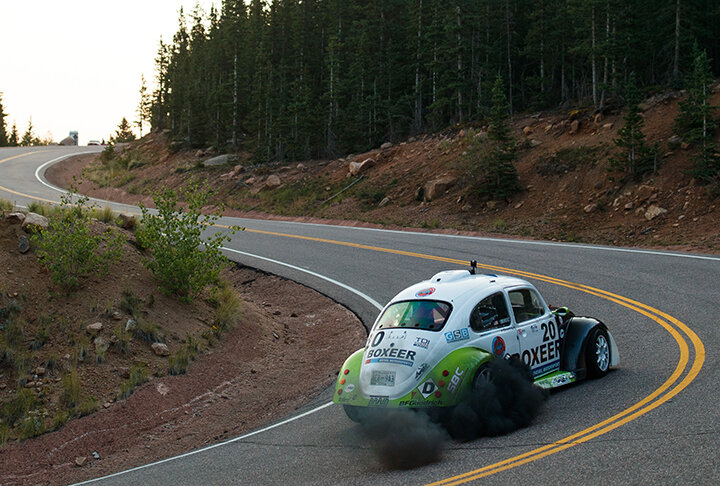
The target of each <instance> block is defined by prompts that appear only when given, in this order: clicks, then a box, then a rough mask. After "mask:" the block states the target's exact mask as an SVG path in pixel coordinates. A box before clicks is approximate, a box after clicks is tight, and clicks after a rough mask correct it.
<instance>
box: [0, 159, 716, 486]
mask: <svg viewBox="0 0 720 486" xmlns="http://www.w3.org/2000/svg"><path fill="white" fill-rule="evenodd" d="M82 150H84V149H83V148H73V149H66V148H65V149H62V148H60V149H59V148H50V149H44V150H41V151H38V152H36V153H31V154H30V153H28V152H33V150H32V149H24V150H20V149H0V198H5V199H10V200H13V201H17V202H18V203H19V204H25V203H27V202H28V201H29V200H30V199H32V198H42V199H46V200H55V201H56V200H58V199H59V197H58V192H57V191H56V190H54V189H53V188H51V187H49V186H48V185H45V184H43V183H41V182H39V181H38V178H36V175H35V174H36V171H37V168H38V167H41V166H42V165H43V164H44V163H45V162H47V161H50V160H54V159H56V158H57V157H61V156H63V155H67V154H69V153H72V152H74V151H82ZM18 155H20V156H19V157H16V156H18ZM13 157H16V158H13ZM41 173H42V170H41V171H39V175H40V176H41ZM120 209H123V210H126V211H127V210H129V209H130V208H127V207H124V208H120ZM221 223H223V224H240V225H242V226H245V227H246V228H247V231H244V232H239V233H237V234H236V235H235V236H234V237H233V239H232V241H231V242H230V243H229V244H228V245H227V247H228V255H229V256H230V257H231V258H233V259H235V260H237V261H240V262H242V263H245V264H249V265H252V266H255V267H258V268H261V269H263V270H267V271H270V272H273V273H276V274H279V275H283V276H286V277H289V278H292V279H294V280H297V281H299V282H301V283H304V284H307V285H310V286H312V287H314V288H316V289H318V290H320V291H321V292H323V293H325V294H327V295H330V296H331V297H333V298H335V299H336V300H338V301H340V302H342V303H344V304H345V305H347V306H348V307H350V308H351V309H352V310H354V311H355V312H356V313H357V314H358V315H359V316H361V318H362V319H363V321H364V322H365V323H366V324H371V323H372V320H373V319H374V318H375V315H376V313H377V306H378V305H381V304H384V303H385V302H386V301H387V300H389V299H390V298H391V297H392V296H393V295H394V294H395V293H396V292H398V291H399V290H401V289H402V288H404V287H406V286H407V285H409V284H411V283H414V282H416V281H419V280H422V279H426V278H428V277H430V276H431V275H432V274H433V273H435V272H437V271H439V270H444V269H456V268H463V267H464V266H466V261H468V260H470V259H477V260H478V261H479V263H480V265H481V266H484V267H483V268H485V269H487V270H488V271H490V272H491V273H511V274H516V275H520V276H521V277H524V278H527V279H528V280H530V281H531V282H533V283H534V284H535V285H536V286H537V287H538V288H539V290H540V291H541V293H542V294H543V295H544V296H545V298H546V300H548V301H549V302H550V303H553V304H558V305H568V306H569V307H571V309H572V310H573V311H574V312H575V313H576V314H581V315H582V314H584V315H591V316H595V317H597V318H599V319H601V320H603V321H604V322H606V323H607V324H608V326H609V327H610V329H611V331H612V333H613V335H614V337H615V339H616V340H617V342H618V345H619V348H620V354H621V364H620V367H619V368H618V369H617V370H614V371H612V372H611V373H610V374H609V375H608V376H606V377H605V378H603V379H601V380H596V381H588V382H582V383H580V384H578V385H574V386H571V387H568V388H566V389H562V390H559V391H557V392H554V393H553V394H552V395H551V397H550V399H549V401H548V403H547V404H546V406H545V408H544V410H543V412H542V413H541V414H540V416H539V417H538V418H537V420H536V421H535V423H534V424H533V425H532V426H531V427H528V428H525V429H521V430H518V431H516V432H513V433H511V434H508V435H505V436H501V437H494V438H482V439H478V440H474V441H470V442H462V443H461V442H451V443H449V444H448V445H447V448H446V450H445V453H444V456H443V459H442V461H441V462H439V463H436V464H432V465H428V466H424V467H421V468H417V469H413V470H409V471H393V470H386V469H385V468H383V467H382V466H381V464H380V462H379V461H378V459H377V458H376V456H375V455H374V452H373V450H372V448H371V447H370V444H369V442H368V439H367V438H366V437H365V436H364V435H363V434H362V431H361V430H360V428H359V427H358V426H357V425H355V424H354V423H352V422H351V421H350V420H349V419H347V418H346V417H345V415H344V413H343V411H342V409H341V408H340V407H338V406H336V405H327V404H328V402H329V401H330V397H331V393H332V390H327V391H326V392H325V393H324V394H323V395H322V396H320V397H317V398H316V399H315V400H314V401H313V402H312V403H310V404H308V405H307V406H306V407H304V408H303V409H302V410H298V411H297V414H296V415H294V416H293V417H277V418H276V419H277V422H276V424H275V426H274V427H272V428H270V429H268V430H260V431H255V432H254V433H252V434H249V435H247V436H243V437H239V438H236V439H233V440H231V441H228V442H226V443H223V444H218V445H216V446H213V447H212V448H208V449H204V450H200V451H194V452H193V453H190V454H188V455H185V456H183V457H178V458H171V459H169V460H166V461H164V462H161V463H157V464H154V465H148V466H146V467H142V468H138V469H136V470H132V471H129V472H124V473H122V474H119V475H115V476H112V477H108V478H103V479H101V480H100V481H97V483H98V484H128V485H130V484H157V485H161V484H162V485H164V484H173V483H175V484H374V485H376V484H425V483H432V482H441V484H460V483H462V482H465V481H473V480H476V481H477V480H480V481H482V482H484V483H491V484H507V483H511V484H550V483H561V482H562V483H565V482H567V481H572V482H573V483H576V484H688V483H698V484H717V483H718V482H720V466H718V459H719V458H720V454H719V453H718V447H719V446H720V435H719V427H720V425H718V424H720V407H718V406H717V403H716V402H717V399H718V397H720V369H719V367H718V364H717V358H716V348H715V346H716V345H717V343H719V342H720V331H719V329H720V325H719V323H718V314H719V311H720V304H719V303H718V301H719V299H720V292H719V290H718V289H720V257H717V256H712V255H695V254H685V253H683V254H679V253H671V252H663V251H638V250H629V249H620V248H608V247H598V246H589V245H576V244H554V243H547V242H532V241H517V240H504V239H488V238H471V237H452V236H442V235H434V234H423V233H409V232H393V231H380V230H369V229H359V228H348V227H337V226H326V225H311V224H298V223H284V222H276V221H261V220H251V219H231V218H224V219H223V220H222V221H221ZM220 230H222V229H220ZM318 359H322V356H318ZM340 366H341V363H338V367H340ZM291 379H292V377H291V376H289V377H288V380H291ZM272 386H282V383H274V384H272ZM238 406H242V405H241V404H238ZM302 414H305V415H302ZM400 442H401V443H402V444H403V445H402V447H407V448H413V447H415V446H416V444H413V442H412V441H411V440H408V441H407V442H406V443H405V442H403V441H400ZM480 478H482V479H480Z"/></svg>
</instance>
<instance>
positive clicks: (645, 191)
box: [637, 184, 657, 203]
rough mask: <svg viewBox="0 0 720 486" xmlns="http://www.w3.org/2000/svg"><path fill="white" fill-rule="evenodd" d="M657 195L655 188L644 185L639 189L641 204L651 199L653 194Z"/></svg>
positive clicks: (638, 197)
mask: <svg viewBox="0 0 720 486" xmlns="http://www.w3.org/2000/svg"><path fill="white" fill-rule="evenodd" d="M655 193H657V189H656V188H654V187H653V186H648V185H647V184H643V185H642V186H640V187H638V188H637V199H638V201H639V202H641V203H642V202H644V201H647V200H648V199H650V198H651V197H652V196H653V194H655Z"/></svg>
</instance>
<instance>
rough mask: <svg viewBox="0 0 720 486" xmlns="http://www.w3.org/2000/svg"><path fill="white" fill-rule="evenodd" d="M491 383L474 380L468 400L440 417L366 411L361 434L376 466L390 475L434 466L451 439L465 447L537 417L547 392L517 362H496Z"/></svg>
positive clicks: (491, 367) (401, 411)
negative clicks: (375, 458) (364, 435)
mask: <svg viewBox="0 0 720 486" xmlns="http://www.w3.org/2000/svg"><path fill="white" fill-rule="evenodd" d="M486 366H487V371H488V372H489V375H490V377H491V379H490V380H478V381H477V382H476V383H475V384H474V386H473V390H472V391H471V393H470V394H469V395H468V397H467V399H466V400H465V401H464V402H463V403H461V404H459V405H458V406H456V407H455V408H453V409H452V410H448V411H446V412H445V413H443V414H441V415H438V414H431V415H428V414H427V413H425V412H424V411H422V410H410V409H395V410H377V409H375V410H367V412H366V415H365V416H364V417H363V420H362V428H363V431H364V432H365V434H366V435H367V436H368V438H369V439H370V442H371V445H372V448H373V450H374V452H375V454H376V456H377V457H378V459H379V460H380V462H381V463H382V464H383V466H385V467H386V468H389V469H412V468H415V467H420V466H423V465H426V464H431V463H434V462H438V461H440V460H441V459H442V453H443V451H444V449H445V446H446V444H447V443H448V442H449V441H450V440H451V438H452V439H455V440H460V441H468V440H473V439H477V438H479V437H488V436H496V435H502V434H507V433H509V432H512V431H514V430H517V429H520V428H523V427H527V426H528V425H530V424H531V423H532V421H533V419H535V417H537V415H538V414H539V413H540V411H541V409H542V405H543V403H545V400H546V399H547V392H546V391H545V390H543V389H541V388H539V387H537V386H535V385H533V380H532V374H531V373H530V370H529V369H528V367H527V366H526V365H525V364H524V363H522V362H521V361H519V360H505V359H495V360H492V361H491V362H489V363H488V364H487V365H486Z"/></svg>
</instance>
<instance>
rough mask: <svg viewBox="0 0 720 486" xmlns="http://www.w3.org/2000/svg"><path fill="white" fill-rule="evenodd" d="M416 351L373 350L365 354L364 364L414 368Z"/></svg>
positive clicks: (396, 349)
mask: <svg viewBox="0 0 720 486" xmlns="http://www.w3.org/2000/svg"><path fill="white" fill-rule="evenodd" d="M416 354H417V352H416V351H409V350H407V349H398V348H375V349H371V350H370V351H368V352H367V356H366V357H365V364H370V363H394V364H399V365H403V366H414V365H415V355H416Z"/></svg>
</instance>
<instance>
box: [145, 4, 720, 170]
mask: <svg viewBox="0 0 720 486" xmlns="http://www.w3.org/2000/svg"><path fill="white" fill-rule="evenodd" d="M718 38H720V3H718V2H717V0H534V1H530V0H451V1H440V0H270V1H264V0H251V1H249V2H243V1H242V0H224V1H223V2H222V4H221V5H220V6H219V7H218V9H215V8H213V9H212V10H211V11H210V12H203V11H202V10H201V9H200V8H199V7H195V9H193V11H192V12H190V13H187V12H183V11H182V10H181V11H180V12H179V25H178V29H177V32H176V34H175V35H174V37H173V39H172V40H171V41H167V42H166V41H163V40H160V44H159V49H158V53H157V57H156V85H157V88H156V89H155V91H154V92H152V93H148V94H147V97H148V99H147V100H146V101H143V102H142V103H143V104H146V105H147V106H149V109H148V117H149V118H150V121H151V124H152V127H153V128H154V129H168V130H169V131H170V133H171V134H172V138H173V140H174V141H176V142H178V143H180V144H181V145H185V146H192V147H201V146H208V145H213V146H215V147H218V148H235V149H246V150H249V151H250V152H252V153H254V154H255V156H256V159H257V161H259V162H264V161H270V160H294V159H307V158H316V157H333V156H337V155H340V154H345V153H350V152H360V151H364V150H367V149H369V148H372V147H375V146H377V145H379V144H381V143H383V142H386V141H395V140H399V139H402V138H405V137H409V136H413V135H416V134H419V133H424V132H428V131H437V130H442V129H443V128H446V127H448V126H453V125H458V124H460V125H467V124H473V123H485V122H486V121H487V119H488V118H489V117H490V115H491V106H492V91H493V86H494V84H495V83H496V81H497V78H498V76H499V77H500V78H501V79H502V80H503V89H504V91H505V98H506V100H507V106H508V108H509V110H510V112H511V113H517V112H522V111H526V112H527V111H534V110H544V109H557V108H561V109H571V108H572V107H581V108H583V109H589V110H593V111H603V110H606V109H608V108H609V107H613V106H614V107H617V106H619V105H623V104H624V103H625V101H624V95H625V93H624V90H625V87H626V86H627V85H628V81H629V79H630V76H631V73H634V77H633V80H632V83H633V85H635V84H636V85H637V87H638V89H640V90H641V91H642V92H643V93H644V94H645V95H648V94H652V93H653V92H656V91H660V90H664V89H668V88H673V89H679V88H683V87H684V84H685V82H686V76H687V75H688V74H689V72H690V71H691V70H692V65H693V48H694V47H693V46H695V48H696V49H700V50H702V51H703V52H705V53H706V55H707V58H708V59H709V63H710V68H711V70H712V73H713V75H714V76H717V75H718V73H720V43H718V42H717V39H718Z"/></svg>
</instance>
